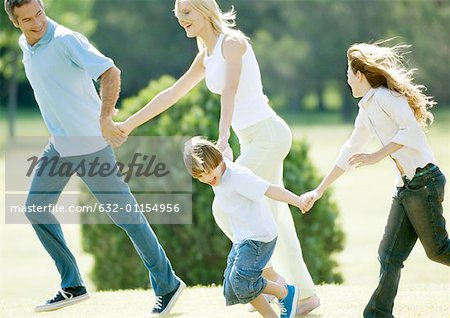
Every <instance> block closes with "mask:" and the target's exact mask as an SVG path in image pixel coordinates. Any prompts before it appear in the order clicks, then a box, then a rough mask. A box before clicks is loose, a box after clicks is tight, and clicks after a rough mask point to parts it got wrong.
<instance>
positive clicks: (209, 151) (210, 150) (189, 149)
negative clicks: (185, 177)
mask: <svg viewBox="0 0 450 318" xmlns="http://www.w3.org/2000/svg"><path fill="white" fill-rule="evenodd" d="M183 161H184V164H185V166H186V168H187V170H188V171H189V173H190V174H191V175H192V176H193V177H194V178H196V179H198V178H199V177H201V175H202V174H205V173H209V172H211V171H213V170H214V169H216V168H217V167H218V166H219V164H220V163H221V162H222V161H223V155H222V152H220V150H219V148H217V147H216V145H214V144H213V143H212V142H211V141H209V140H207V139H206V138H204V137H199V136H197V137H193V138H192V139H190V140H188V141H187V142H186V143H185V144H184V151H183Z"/></svg>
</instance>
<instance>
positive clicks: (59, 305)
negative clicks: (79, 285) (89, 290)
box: [34, 294, 89, 312]
mask: <svg viewBox="0 0 450 318" xmlns="http://www.w3.org/2000/svg"><path fill="white" fill-rule="evenodd" d="M87 299H89V294H84V295H81V296H78V297H74V298H72V299H67V300H61V301H59V302H57V303H54V304H51V305H38V306H36V307H35V308H34V311H35V312H46V311H54V310H58V309H61V308H64V307H67V306H71V305H75V304H78V303H79V302H82V301H85V300H87Z"/></svg>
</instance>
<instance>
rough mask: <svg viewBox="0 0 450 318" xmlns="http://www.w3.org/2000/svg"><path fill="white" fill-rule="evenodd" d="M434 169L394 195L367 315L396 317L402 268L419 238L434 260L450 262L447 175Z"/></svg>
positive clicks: (409, 182) (366, 316) (407, 181)
mask: <svg viewBox="0 0 450 318" xmlns="http://www.w3.org/2000/svg"><path fill="white" fill-rule="evenodd" d="M427 167H432V165H428V166H427ZM433 169H434V170H432V171H430V172H428V173H426V174H424V175H420V176H418V174H419V173H416V176H415V177H414V178H413V179H412V180H411V181H409V180H405V185H404V186H403V187H399V188H398V190H397V193H396V195H395V196H394V198H393V202H392V205H391V211H390V213H389V217H388V221H387V225H386V228H385V232H384V236H383V239H382V241H381V243H380V246H379V249H378V259H379V261H380V265H381V270H380V277H379V283H378V287H377V288H376V289H375V292H374V293H373V295H372V297H371V299H370V301H369V303H368V304H367V306H366V308H365V309H364V318H384V317H386V318H392V317H394V316H393V314H392V311H393V308H394V299H395V296H396V295H397V290H398V284H399V281H400V270H401V268H402V267H403V262H404V261H405V260H406V259H407V258H408V256H409V254H410V252H411V250H412V249H413V247H414V245H415V243H416V241H417V238H419V239H420V241H421V243H422V245H423V247H424V249H425V252H426V253H427V256H428V257H429V258H430V259H431V260H433V261H436V262H439V263H442V264H444V265H447V266H449V265H450V240H449V238H448V233H447V231H446V229H445V219H444V217H443V209H442V202H443V200H444V186H445V177H444V175H443V174H442V173H441V171H440V170H439V168H437V167H435V168H433ZM418 171H419V169H418Z"/></svg>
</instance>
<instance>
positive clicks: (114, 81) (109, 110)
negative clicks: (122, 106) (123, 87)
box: [100, 66, 120, 120]
mask: <svg viewBox="0 0 450 318" xmlns="http://www.w3.org/2000/svg"><path fill="white" fill-rule="evenodd" d="M119 93H120V70H119V69H118V68H117V67H115V66H113V67H111V68H109V69H108V70H107V71H106V72H105V73H103V74H102V76H101V77H100V98H101V100H102V108H101V113H100V119H101V120H105V119H112V117H113V115H114V109H115V107H116V103H117V100H118V99H119Z"/></svg>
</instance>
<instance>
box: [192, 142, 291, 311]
mask: <svg viewBox="0 0 450 318" xmlns="http://www.w3.org/2000/svg"><path fill="white" fill-rule="evenodd" d="M183 159H184V163H185V165H186V168H187V169H188V170H189V172H190V173H191V175H192V176H193V177H194V178H196V179H198V180H199V181H201V182H203V183H207V184H209V185H211V186H212V188H213V191H214V194H215V195H216V200H217V202H218V203H219V204H220V205H221V208H223V210H224V211H226V213H227V214H228V215H229V220H230V223H231V227H232V229H233V238H232V241H233V246H232V248H231V251H230V253H229V255H228V260H227V268H226V270H225V275H224V277H225V279H224V282H223V288H224V296H225V299H226V304H227V306H230V305H234V304H238V303H241V304H246V303H251V304H252V305H253V306H254V307H255V308H256V309H257V311H258V312H259V313H260V314H261V315H262V316H263V317H270V318H272V317H278V316H277V315H276V314H275V312H274V311H273V309H272V307H271V306H270V305H269V303H268V302H267V300H266V299H265V298H264V296H263V295H262V294H263V293H264V294H269V295H274V296H275V297H277V298H278V300H279V303H280V309H281V315H280V317H288V318H293V317H295V312H296V309H297V301H298V295H299V292H298V288H297V287H296V286H292V285H286V286H283V285H279V284H277V283H275V282H272V281H269V280H266V279H265V278H263V277H262V271H263V269H264V267H265V266H266V264H267V262H268V261H269V260H270V257H271V256H272V253H273V250H274V248H275V244H276V240H277V227H276V224H275V221H274V219H273V217H272V214H271V213H270V210H269V207H268V206H267V204H266V202H265V200H264V195H266V196H267V197H269V198H271V199H273V200H277V201H283V202H286V203H289V204H291V205H294V206H297V207H298V206H299V197H298V196H297V195H295V194H293V193H292V192H290V191H288V190H285V189H283V188H281V187H279V186H276V185H272V184H269V183H268V182H267V181H265V180H263V179H261V178H260V177H257V176H256V175H255V174H253V173H252V172H251V171H250V170H249V169H247V168H245V167H242V166H240V165H239V164H237V163H234V162H232V161H230V160H229V159H228V158H224V157H223V154H222V153H221V151H220V150H219V149H218V148H217V147H216V146H215V145H214V144H213V143H212V142H210V141H208V140H206V139H205V138H202V137H194V138H192V139H191V140H189V141H188V142H187V143H186V145H185V148H184V153H183ZM230 159H231V158H230Z"/></svg>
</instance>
